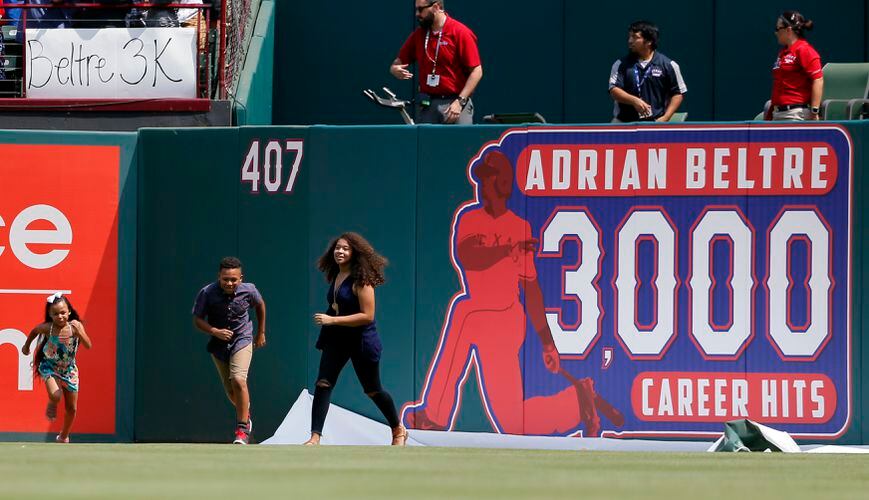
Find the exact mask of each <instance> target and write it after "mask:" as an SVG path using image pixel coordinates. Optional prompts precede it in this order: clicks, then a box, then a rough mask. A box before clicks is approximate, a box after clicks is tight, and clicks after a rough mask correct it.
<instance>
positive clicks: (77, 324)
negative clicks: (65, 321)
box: [69, 320, 93, 349]
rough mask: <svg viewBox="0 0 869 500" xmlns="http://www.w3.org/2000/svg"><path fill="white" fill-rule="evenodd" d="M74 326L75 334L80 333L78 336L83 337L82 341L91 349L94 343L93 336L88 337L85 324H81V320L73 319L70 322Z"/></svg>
mask: <svg viewBox="0 0 869 500" xmlns="http://www.w3.org/2000/svg"><path fill="white" fill-rule="evenodd" d="M69 324H70V325H72V328H73V335H78V338H79V339H81V343H82V344H83V345H84V346H85V347H86V348H87V349H90V348H91V346H92V345H93V343H91V338H90V337H88V334H87V332H85V330H84V325H83V324H81V321H78V320H72V321H70V322H69Z"/></svg>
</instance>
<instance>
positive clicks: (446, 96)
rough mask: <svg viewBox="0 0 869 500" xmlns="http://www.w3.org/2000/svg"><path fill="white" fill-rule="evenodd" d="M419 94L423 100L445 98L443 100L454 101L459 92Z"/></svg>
mask: <svg viewBox="0 0 869 500" xmlns="http://www.w3.org/2000/svg"><path fill="white" fill-rule="evenodd" d="M419 96H420V100H423V101H424V100H426V99H445V100H450V101H455V100H456V99H458V98H459V94H425V93H421V94H419Z"/></svg>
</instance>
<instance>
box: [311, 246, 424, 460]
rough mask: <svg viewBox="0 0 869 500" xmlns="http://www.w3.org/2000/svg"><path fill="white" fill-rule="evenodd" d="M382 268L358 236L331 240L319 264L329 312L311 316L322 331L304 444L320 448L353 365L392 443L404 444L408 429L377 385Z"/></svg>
mask: <svg viewBox="0 0 869 500" xmlns="http://www.w3.org/2000/svg"><path fill="white" fill-rule="evenodd" d="M386 263H387V262H386V259H385V258H383V256H381V255H379V254H378V253H377V252H376V251H375V250H374V248H373V247H372V246H371V244H369V243H368V242H367V241H366V240H365V238H363V237H362V236H360V235H359V234H356V233H344V234H342V235H341V236H339V237H338V238H336V239H335V240H333V241H332V243H331V244H330V245H329V248H328V250H326V252H325V253H324V254H323V255H322V256H321V257H320V259H319V261H318V262H317V267H318V269H319V270H320V271H322V272H323V274H324V276H325V277H326V281H328V282H329V283H330V286H329V291H328V292H327V294H326V301H327V303H328V309H327V310H326V312H325V313H317V314H315V315H314V323H316V324H317V325H320V326H321V329H320V337H319V338H318V339H317V349H319V350H320V351H321V352H322V355H321V356H320V369H319V373H318V375H317V382H316V384H315V388H314V403H313V407H312V409H311V439H309V440H308V441H306V442H305V445H318V444H320V437H321V436H322V435H323V424H324V423H325V421H326V413H327V412H328V411H329V403H330V400H331V397H332V389H333V388H334V387H335V384H336V383H337V381H338V375H339V374H340V373H341V370H342V369H343V368H344V365H346V364H347V361H352V362H353V369H354V370H355V371H356V376H357V377H358V378H359V382H360V383H361V384H362V388H363V389H364V390H365V394H367V395H368V397H370V398H371V400H372V401H374V404H376V405H377V408H379V409H380V411H381V412H382V413H383V416H384V417H385V418H386V421H387V423H389V426H390V427H392V444H393V445H396V446H404V444H405V442H406V441H407V429H405V428H404V426H402V425H401V423H400V422H399V420H398V413H397V412H396V410H395V403H394V402H393V401H392V396H390V395H389V393H388V392H386V390H385V389H383V387H382V385H381V384H380V353H381V351H382V346H381V343H380V337H379V335H378V334H377V326H376V323H375V322H374V288H375V287H377V286H379V285H382V284H383V283H384V278H383V268H384V267H386Z"/></svg>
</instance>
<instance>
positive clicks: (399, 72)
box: [389, 57, 413, 80]
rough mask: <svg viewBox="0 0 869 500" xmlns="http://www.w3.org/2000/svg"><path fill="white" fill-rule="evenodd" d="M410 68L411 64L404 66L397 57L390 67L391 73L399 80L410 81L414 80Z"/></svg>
mask: <svg viewBox="0 0 869 500" xmlns="http://www.w3.org/2000/svg"><path fill="white" fill-rule="evenodd" d="M408 66H410V64H404V63H402V62H401V59H399V58H397V57H396V58H395V60H394V61H392V64H391V65H390V66H389V73H390V74H392V76H394V77H396V78H398V79H399V80H410V79H411V78H413V73H411V72H410V71H408V70H407V67H408Z"/></svg>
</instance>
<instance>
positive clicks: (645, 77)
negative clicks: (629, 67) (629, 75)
mask: <svg viewBox="0 0 869 500" xmlns="http://www.w3.org/2000/svg"><path fill="white" fill-rule="evenodd" d="M639 65H640V63H639V62H637V64H635V65H634V79H635V80H636V82H637V90H638V91H639V90H640V89H642V88H643V84H644V83H646V80H648V79H649V73H651V72H652V61H649V64H648V66H646V69H645V70H644V71H643V74H642V76H640V70H638V69H637V66H639Z"/></svg>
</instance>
